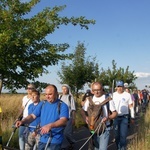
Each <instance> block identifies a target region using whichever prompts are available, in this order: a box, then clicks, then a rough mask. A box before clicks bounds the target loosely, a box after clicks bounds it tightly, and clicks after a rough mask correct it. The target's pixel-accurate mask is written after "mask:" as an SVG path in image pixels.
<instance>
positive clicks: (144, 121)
mask: <svg viewBox="0 0 150 150" xmlns="http://www.w3.org/2000/svg"><path fill="white" fill-rule="evenodd" d="M149 116H150V109H148V110H147V111H146V113H145V114H143V115H142V117H141V119H140V121H139V127H138V131H137V136H136V137H135V138H134V139H133V140H132V141H131V142H130V144H129V145H128V150H150V117H149Z"/></svg>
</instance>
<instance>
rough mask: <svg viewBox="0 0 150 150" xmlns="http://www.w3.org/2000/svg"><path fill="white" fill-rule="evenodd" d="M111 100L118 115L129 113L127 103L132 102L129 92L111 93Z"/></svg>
mask: <svg viewBox="0 0 150 150" xmlns="http://www.w3.org/2000/svg"><path fill="white" fill-rule="evenodd" d="M113 101H114V103H115V107H116V110H117V112H118V116H122V115H126V114H129V105H130V104H132V103H133V101H132V98H131V94H130V93H128V92H125V91H124V92H123V93H118V92H114V93H113Z"/></svg>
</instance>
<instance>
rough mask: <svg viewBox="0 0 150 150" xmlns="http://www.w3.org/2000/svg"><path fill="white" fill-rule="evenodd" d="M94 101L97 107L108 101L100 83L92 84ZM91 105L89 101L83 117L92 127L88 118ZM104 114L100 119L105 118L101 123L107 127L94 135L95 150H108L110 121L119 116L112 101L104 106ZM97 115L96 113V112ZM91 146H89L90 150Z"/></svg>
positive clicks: (85, 105) (84, 108)
mask: <svg viewBox="0 0 150 150" xmlns="http://www.w3.org/2000/svg"><path fill="white" fill-rule="evenodd" d="M91 88H92V94H94V95H93V97H92V101H93V103H95V105H98V104H102V103H103V102H104V101H105V100H106V97H107V96H106V94H105V92H104V89H103V86H102V84H101V83H100V82H94V83H92V86H91ZM89 105H90V101H89V100H88V99H87V100H86V101H85V103H84V104H83V107H82V112H81V113H82V117H83V119H84V120H85V122H86V123H87V124H88V126H89V125H90V122H89V118H88V116H87V114H88V113H87V111H88V107H89ZM102 110H103V113H102V114H101V116H100V118H103V119H102V121H101V122H103V123H104V124H105V126H106V128H105V130H104V131H103V132H102V133H100V134H96V133H95V134H94V136H93V143H94V148H95V149H94V150H107V146H108V141H109V136H110V126H111V124H110V121H111V120H112V119H114V118H115V117H116V116H117V112H116V108H115V106H114V103H113V101H112V100H110V101H109V102H108V103H106V104H105V105H102ZM95 113H96V112H95ZM88 115H89V114H88ZM90 148H91V145H89V149H90ZM90 150H91V149H90Z"/></svg>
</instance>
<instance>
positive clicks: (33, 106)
mask: <svg viewBox="0 0 150 150" xmlns="http://www.w3.org/2000/svg"><path fill="white" fill-rule="evenodd" d="M38 105H39V103H38V104H37V105H35V104H34V103H32V104H30V105H29V107H28V113H29V115H30V114H32V113H33V111H34V110H35V109H36V108H37V106H38ZM39 125H40V117H37V118H36V119H35V120H34V121H32V122H31V123H30V124H29V131H30V132H33V131H34V130H35V128H36V127H37V126H39ZM30 126H32V127H30Z"/></svg>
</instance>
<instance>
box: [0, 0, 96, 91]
mask: <svg viewBox="0 0 150 150" xmlns="http://www.w3.org/2000/svg"><path fill="white" fill-rule="evenodd" d="M39 2H40V0H31V1H30V2H20V0H15V1H14V0H0V55H1V57H0V62H1V63H0V81H1V82H0V83H1V84H0V92H1V90H2V86H3V87H4V88H6V89H14V88H16V89H19V88H22V87H25V86H26V85H27V84H28V83H29V82H32V81H35V78H38V77H39V76H41V75H42V74H43V73H48V70H47V67H48V66H49V65H55V64H57V63H58V61H59V60H65V59H69V58H70V56H71V54H66V53H64V52H65V50H66V49H67V48H68V47H69V44H68V43H58V44H53V43H51V42H50V41H48V40H47V39H46V37H47V36H48V35H50V34H52V33H53V32H54V31H55V30H56V29H59V27H60V26H61V25H66V26H67V25H68V24H72V25H74V26H76V25H79V26H80V27H81V28H85V29H88V25H89V24H94V23H95V21H94V20H88V19H86V18H85V17H83V16H80V17H71V18H68V17H66V16H65V17H60V16H59V14H58V13H59V12H61V11H63V10H64V9H65V7H66V6H55V7H53V8H49V7H47V8H45V9H43V10H42V11H41V12H39V13H37V14H36V15H34V16H32V17H27V14H30V11H31V10H32V8H33V7H34V6H35V5H36V4H37V3H39Z"/></svg>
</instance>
